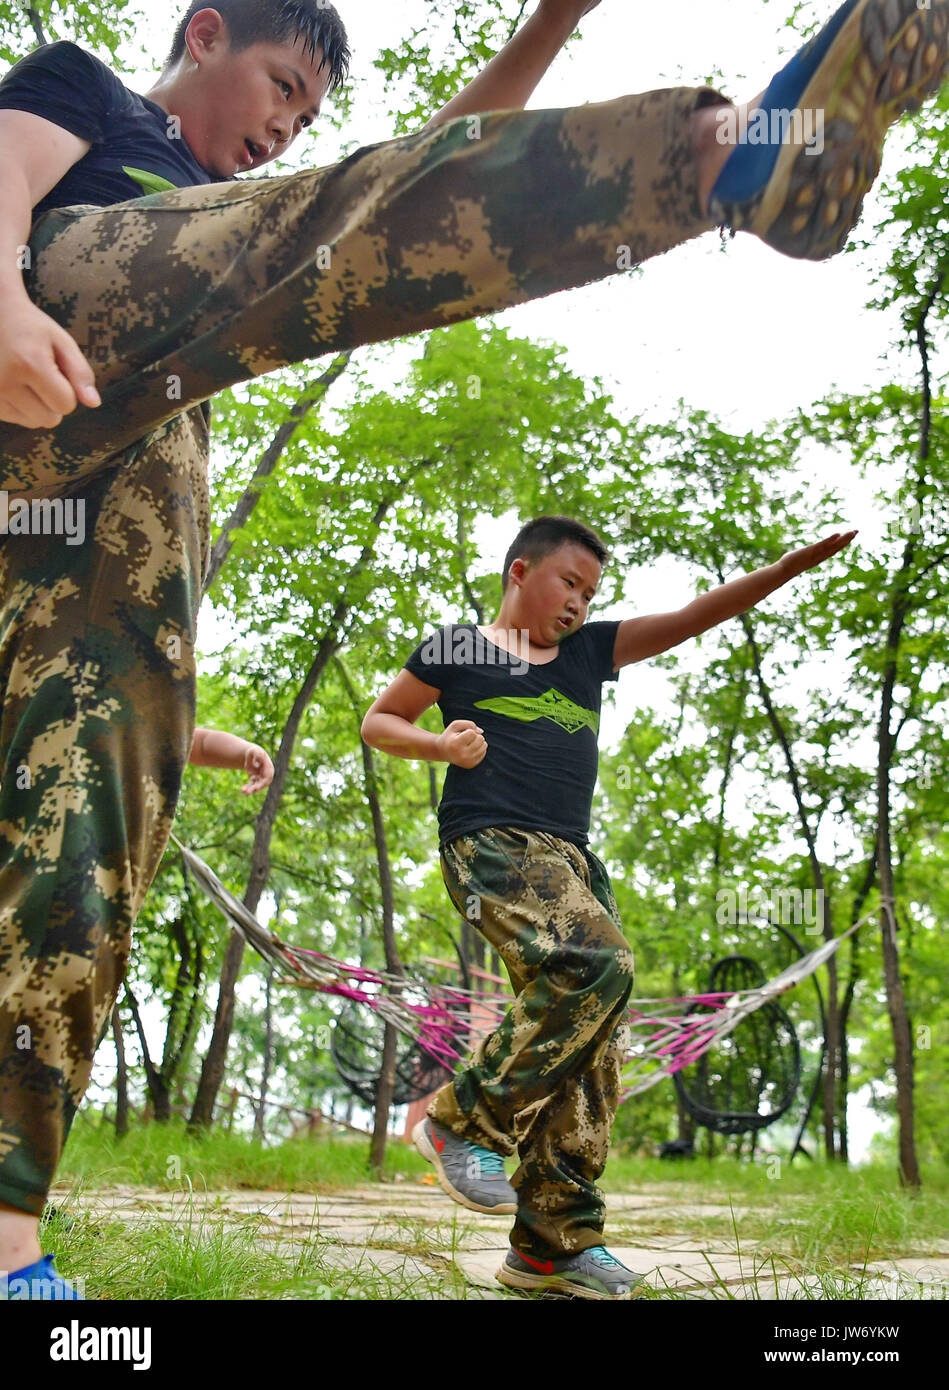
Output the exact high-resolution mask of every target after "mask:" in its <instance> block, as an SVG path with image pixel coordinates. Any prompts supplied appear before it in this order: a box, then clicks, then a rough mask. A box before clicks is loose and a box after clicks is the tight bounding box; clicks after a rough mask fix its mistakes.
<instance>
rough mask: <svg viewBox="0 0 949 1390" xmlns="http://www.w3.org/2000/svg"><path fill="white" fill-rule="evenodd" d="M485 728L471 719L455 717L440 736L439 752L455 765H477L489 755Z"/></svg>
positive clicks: (440, 755)
mask: <svg viewBox="0 0 949 1390" xmlns="http://www.w3.org/2000/svg"><path fill="white" fill-rule="evenodd" d="M487 751H488V744H487V740H486V739H485V736H484V730H483V729H481V728H480V727H479V726H478V725H477V724H473V723H472V722H471V720H470V719H455V720H453V721H452V723H451V724H449V725H448V728H447V729H446V730H445V732H444V733H442V734H439V736H438V754H439V757H440V758H442V759H444V761H445V762H447V763H454V764H455V767H469V768H470V767H477V766H478V764H479V763H480V762H481V761H482V760H483V759H484V757H485V756H486V755H487Z"/></svg>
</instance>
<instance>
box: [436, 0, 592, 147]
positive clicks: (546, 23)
mask: <svg viewBox="0 0 949 1390" xmlns="http://www.w3.org/2000/svg"><path fill="white" fill-rule="evenodd" d="M599 3H600V0H540V4H539V5H538V7H537V9H536V10H535V11H534V13H533V14H532V15H531V17H530V19H528V21H527V23H526V24H524V25H523V27H522V28H521V29H519V30H518V32H517V33H516V34H515V35H514V37H513V38H512V39H511V40H510V42H509V43H507V44H505V46H504V48H502V50H501V52H500V53H498V54H497V56H496V57H494V58H492V59H491V61H490V63H488V64H487V66H486V67H485V68H484V70H483V71H482V72H479V73H478V76H477V77H476V78H474V79H473V81H471V82H469V83H468V85H467V87H465V88H464V90H463V91H461V92H459V93H458V95H457V96H456V97H453V98H452V100H451V101H450V102H448V104H447V106H443V107H442V109H441V110H440V111H437V112H436V113H435V115H434V116H433V117H432V119H431V120H430V121H429V122H428V124H427V125H425V126H423V127H422V129H423V130H433V129H434V128H435V127H436V126H440V125H444V124H445V122H446V121H451V120H454V118H455V117H456V116H471V115H475V114H477V113H478V112H482V111H514V110H522V109H523V108H524V107H525V106H526V105H527V103H528V101H529V100H530V98H531V96H532V95H533V93H534V90H535V88H536V87H537V85H538V83H539V82H540V80H541V78H542V77H543V76H544V74H545V73H546V72H547V70H548V68H549V67H550V65H551V63H552V62H553V61H554V59H555V58H556V56H557V54H558V53H559V52H560V50H561V49H562V48H563V46H564V44H565V43H566V42H567V39H569V37H570V35H571V34H572V33H573V31H574V29H576V27H577V24H578V23H579V22H580V19H581V18H582V17H583V15H585V14H586V13H587V12H588V11H589V10H592V9H595V8H596V6H597V5H598V4H599Z"/></svg>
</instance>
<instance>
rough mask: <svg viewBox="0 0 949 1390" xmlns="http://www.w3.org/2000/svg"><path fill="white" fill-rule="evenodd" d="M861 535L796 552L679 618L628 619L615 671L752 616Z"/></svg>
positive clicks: (724, 587)
mask: <svg viewBox="0 0 949 1390" xmlns="http://www.w3.org/2000/svg"><path fill="white" fill-rule="evenodd" d="M856 534H857V533H856V531H847V532H845V533H841V532H839V531H838V532H835V534H834V535H832V536H829V537H828V538H827V540H824V541H818V542H817V544H816V545H806V546H804V547H803V549H801V550H791V551H789V552H788V553H787V555H783V556H782V557H781V559H780V560H778V562H777V564H774V565H766V566H765V567H764V569H760V570H754V571H753V572H752V573H751V574H745V575H742V577H741V579H733V580H732V581H731V582H730V583H728V584H720V585H719V587H718V588H717V589H711V590H709V592H708V593H707V594H700V595H699V597H698V598H696V599H693V600H692V602H691V603H689V604H687V605H686V606H685V608H680V609H678V610H677V611H676V612H674V613H650V614H649V615H648V616H645V617H642V618H628V619H627V620H626V622H624V623H620V626H619V631H618V632H617V634H616V645H615V646H614V648H613V666H614V667H615V668H616V669H617V670H619V668H620V667H621V666H629V665H631V664H632V663H633V662H634V661H644V660H645V659H646V657H649V656H658V655H659V653H660V652H667V651H668V650H669V649H670V647H677V646H678V645H679V643H680V642H685V641H686V640H687V639H688V638H689V637H698V635H699V633H701V632H708V630H709V628H713V627H718V625H719V623H724V622H726V621H727V619H729V618H735V617H737V616H738V614H739V613H747V612H748V610H749V608H754V606H755V604H756V603H760V602H761V600H762V599H763V598H766V597H767V596H768V594H772V593H774V591H775V589H780V588H781V586H782V585H783V584H787V583H788V582H789V581H790V580H792V579H795V578H796V577H797V576H798V575H799V574H803V573H804V571H805V570H810V569H815V568H816V567H817V566H818V565H822V564H823V563H824V561H825V560H828V559H829V558H830V557H831V555H836V554H837V552H838V551H839V550H843V549H845V547H846V546H848V545H849V544H850V542H851V541H852V540H853V538H854V536H855V535H856Z"/></svg>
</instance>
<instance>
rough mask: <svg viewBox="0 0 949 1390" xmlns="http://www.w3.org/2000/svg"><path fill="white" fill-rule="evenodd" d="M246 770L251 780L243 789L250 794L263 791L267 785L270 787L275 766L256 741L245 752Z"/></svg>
mask: <svg viewBox="0 0 949 1390" xmlns="http://www.w3.org/2000/svg"><path fill="white" fill-rule="evenodd" d="M244 771H245V772H246V773H247V776H248V777H249V778H250V781H249V782H245V784H244V785H243V786H242V787H241V791H242V792H245V793H246V794H247V795H248V796H250V795H251V793H253V792H262V791H263V790H264V788H265V787H269V786H270V784H271V782H272V781H273V773H274V766H273V763H272V762H271V761H270V758H269V756H268V755H267V754H266V753H265V752H264V750H263V749H262V748H260V747H259V746H258V745H257V744H256V743H252V744H251V745H250V746H249V747H248V749H247V752H246V753H245V754H244Z"/></svg>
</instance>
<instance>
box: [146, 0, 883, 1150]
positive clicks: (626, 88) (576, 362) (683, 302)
mask: <svg viewBox="0 0 949 1390" xmlns="http://www.w3.org/2000/svg"><path fill="white" fill-rule="evenodd" d="M140 7H141V8H142V9H143V10H144V11H145V13H146V14H147V24H146V25H145V26H144V27H143V29H142V30H141V32H140V35H139V38H140V39H141V42H142V44H143V46H144V47H145V49H146V50H147V51H149V52H153V53H154V54H155V55H156V58H157V57H158V56H159V55H164V53H165V51H166V50H167V48H168V45H169V39H170V35H171V32H172V28H173V25H174V23H175V22H176V19H177V16H178V15H179V14H180V13H182V12H183V10H184V6H183V5H172V6H169V5H168V4H167V0H145V2H144V3H143V4H142V5H141V6H140ZM338 8H339V9H340V12H341V14H342V15H343V18H344V20H345V22H346V24H347V27H348V29H349V31H350V37H351V40H352V44H353V49H354V65H353V67H354V74H355V75H356V77H357V78H358V79H360V80H362V79H368V80H367V81H366V82H365V85H364V86H363V87H362V89H361V92H360V97H359V100H358V102H357V105H356V109H355V111H354V115H353V118H352V122H351V124H350V125H349V127H348V128H347V130H346V132H345V135H344V138H345V139H346V140H347V141H348V142H350V144H351V142H352V141H353V140H355V141H356V142H358V143H359V144H364V143H371V142H374V141H377V140H380V139H385V138H387V137H388V136H389V135H391V133H392V132H391V129H390V125H389V121H388V118H387V117H386V116H385V114H384V112H383V110H382V108H381V105H380V97H381V95H382V94H381V92H380V87H379V81H378V79H377V77H376V76H375V74H374V73H372V72H371V70H370V63H371V60H372V58H373V57H374V56H375V54H376V53H377V52H378V51H379V49H380V48H382V47H384V46H391V45H393V44H394V43H396V42H397V41H398V40H399V38H400V37H401V36H402V35H404V33H405V32H406V31H407V30H408V29H409V28H411V27H412V26H413V25H414V24H416V23H418V22H419V21H420V19H421V16H422V14H423V12H424V9H423V6H422V5H421V3H420V0H399V3H397V4H393V3H392V0H338ZM790 9H791V3H790V0H775V2H774V3H771V4H763V3H762V2H761V0H729V3H728V5H727V7H725V6H721V5H713V4H710V3H709V0H678V3H677V4H676V5H675V6H674V7H670V6H648V5H646V4H645V3H629V2H628V0H603V2H602V4H601V6H600V8H599V9H598V10H596V11H595V12H594V13H593V14H591V15H589V16H588V17H587V18H586V19H585V20H584V21H583V25H582V32H583V35H584V38H583V41H582V42H580V43H578V44H576V46H575V47H574V48H573V49H572V50H571V51H570V52H569V53H565V54H563V55H561V57H560V58H559V60H558V61H557V63H556V64H555V66H554V68H553V69H552V71H551V72H550V73H549V74H548V76H547V78H546V79H545V80H544V82H543V83H542V85H541V87H540V88H539V90H538V92H537V94H536V95H535V98H534V100H533V101H532V102H531V105H532V106H534V107H547V106H565V105H572V104H582V103H584V102H586V101H593V100H595V101H605V100H609V99H611V98H612V97H616V96H620V95H622V94H623V93H625V92H637V91H644V90H648V89H650V88H654V87H662V86H670V85H676V84H677V83H679V82H684V83H687V84H689V85H691V84H693V83H699V82H702V81H704V80H706V79H707V78H708V77H709V75H710V74H712V73H713V72H716V71H717V72H719V73H720V74H721V78H720V81H719V83H718V85H720V86H721V88H722V90H723V91H725V93H726V94H727V95H728V96H730V97H735V98H738V99H743V98H745V97H747V96H751V95H753V94H754V93H755V92H757V91H760V90H761V88H763V87H764V86H765V85H766V83H767V81H768V79H769V78H770V76H771V75H772V73H773V72H774V71H775V70H776V68H777V67H778V66H780V65H781V63H780V62H778V61H777V58H778V57H779V55H780V54H782V53H783V54H788V53H789V52H790V51H791V50H792V49H793V47H796V46H797V44H796V41H795V39H794V36H793V34H791V33H790V31H788V30H785V29H782V21H783V20H784V18H785V17H786V15H787V13H788V12H789V11H790ZM832 9H833V3H832V0H826V3H824V0H821V3H820V4H819V5H818V7H817V10H818V13H820V14H821V15H823V14H828V15H829V14H830V13H831V12H832ZM157 66H160V64H157ZM151 80H153V78H152V76H151V75H150V74H149V73H148V72H147V70H139V71H138V72H137V73H136V74H135V76H133V77H127V78H126V81H127V82H128V85H130V86H132V87H134V88H136V89H137V90H139V91H145V90H147V88H148V86H149V85H151ZM341 148H342V146H341V141H340V137H338V136H337V134H336V132H335V131H333V130H332V129H330V128H326V127H324V129H323V130H322V131H320V130H319V123H318V125H317V135H316V136H315V137H314V138H312V140H311V139H310V138H309V137H308V138H307V141H306V143H305V145H302V146H301V155H300V162H301V163H311V164H314V165H318V164H327V163H330V162H333V160H334V159H336V158H337V157H338V156H339V153H340V150H341ZM902 158H903V153H902V139H901V137H900V136H899V135H897V136H896V137H895V138H894V139H892V140H891V142H890V144H889V145H888V151H887V158H886V162H885V165H884V173H886V172H887V171H889V172H892V171H893V170H894V169H895V168H897V167H898V166H899V163H900V161H901V159H902ZM874 210H875V200H874V197H873V195H871V197H870V199H869V200H868V204H867V209H866V213H865V218H866V219H867V221H869V220H872V219H873V217H874ZM882 261H883V248H880V250H879V253H878V254H874V255H873V256H872V257H870V258H869V259H868V258H865V257H861V256H858V255H846V256H843V257H838V258H836V259H834V260H833V261H831V262H829V263H826V264H821V265H813V264H808V263H798V262H794V261H791V260H788V259H786V258H784V257H781V256H779V255H777V254H775V253H774V252H772V251H770V250H768V249H767V248H766V247H764V246H763V245H762V244H761V243H759V242H757V241H756V240H755V239H754V238H752V237H750V236H739V237H738V238H737V239H736V240H735V241H734V242H732V243H730V244H729V245H728V246H727V247H726V248H724V249H723V248H722V247H721V246H720V244H719V241H718V238H717V236H716V235H715V234H709V235H707V236H705V237H703V238H701V239H700V240H699V241H698V242H693V243H691V244H690V245H689V246H687V247H684V248H680V249H679V250H677V251H675V252H673V253H671V254H670V255H668V256H665V257H663V258H661V259H660V260H658V261H653V262H651V263H650V264H649V265H647V266H646V268H645V272H644V273H643V274H642V275H641V276H637V277H635V278H633V277H613V278H612V279H611V280H609V281H607V282H604V283H602V284H600V285H597V286H594V287H591V288H588V289H584V290H579V291H573V292H570V293H569V295H565V294H560V295H555V296H553V297H552V298H550V299H547V300H544V301H541V302H539V303H536V304H531V305H526V306H522V307H520V308H518V309H516V310H513V311H509V312H508V313H505V314H503V315H501V316H499V321H500V322H502V323H504V324H505V325H507V326H508V327H509V328H510V329H511V330H512V331H513V332H516V333H517V334H519V335H523V336H526V337H533V338H546V339H550V340H554V341H557V342H559V343H563V344H564V345H565V346H566V347H567V348H568V354H569V355H568V362H569V366H570V367H571V368H572V369H573V370H575V371H576V372H578V373H581V374H584V375H599V376H602V377H603V378H604V379H605V381H606V384H607V386H608V389H610V390H611V391H612V393H613V395H614V398H615V401H616V404H617V407H618V409H619V410H620V412H628V413H630V414H634V413H635V414H642V413H645V414H647V415H649V416H650V417H651V418H656V419H661V418H663V417H664V416H665V415H667V414H668V412H669V411H670V410H672V409H674V407H675V405H676V403H677V401H678V400H679V399H680V398H682V399H684V400H685V401H686V402H687V403H688V404H689V405H691V406H693V407H697V408H704V409H708V410H710V411H712V412H714V413H715V414H716V415H717V416H718V417H719V418H721V419H722V420H723V421H724V423H725V424H726V425H727V426H728V427H730V428H732V429H734V430H746V429H764V428H765V427H766V426H767V423H768V421H769V420H772V419H774V418H778V417H781V416H783V415H785V414H788V413H790V412H791V411H793V410H794V409H795V408H796V407H798V406H807V405H809V404H810V403H811V402H812V401H814V400H816V399H817V398H819V397H820V396H822V395H823V394H825V393H826V392H827V391H829V390H830V389H832V388H834V387H836V388H839V389H841V390H845V391H848V392H858V393H859V392H861V391H865V390H868V389H871V388H873V387H874V386H876V385H879V384H880V383H882V382H884V381H887V380H892V379H893V377H894V375H896V374H897V373H899V374H901V375H902V374H903V373H905V371H906V369H907V364H906V360H905V359H904V360H903V361H902V362H901V363H900V364H899V365H897V362H896V360H895V354H894V353H893V350H892V347H891V345H892V343H893V342H894V340H895V337H896V321H895V319H894V318H893V317H892V316H887V315H883V314H880V313H878V312H875V313H870V312H868V311H867V310H865V308H864V304H865V301H866V300H867V299H868V298H869V297H870V294H871V290H870V285H869V280H870V276H871V273H872V270H873V267H874V264H882ZM818 467H819V468H820V469H822V470H824V471H825V475H826V476H827V480H828V481H832V479H830V478H829V475H827V470H829V469H830V468H831V467H832V463H831V461H830V460H829V459H828V458H826V457H824V458H822V459H821V460H819V462H818ZM591 520H592V521H593V522H594V524H595V519H594V518H591ZM839 520H840V521H845V520H846V521H851V520H852V521H853V524H855V525H860V526H861V527H862V528H863V529H864V532H865V534H866V535H867V538H868V539H870V538H872V534H873V531H874V529H875V519H874V517H873V515H872V512H871V511H870V510H869V509H868V507H867V503H866V500H865V498H863V497H860V496H856V495H855V496H854V497H853V499H852V512H851V513H850V515H848V517H846V518H844V517H841V518H840V519H839ZM837 527H838V519H837V518H834V519H833V521H832V524H831V526H830V529H831V530H833V529H837ZM815 528H816V529H815V538H816V536H817V535H818V534H820V532H821V531H822V530H823V529H824V523H823V519H822V518H815ZM495 537H496V540H495V539H494V538H495ZM506 538H507V531H506V528H501V527H498V526H497V525H495V526H493V527H492V528H491V529H490V533H489V532H488V530H485V531H484V532H483V533H482V537H481V539H482V540H483V542H484V544H485V549H486V551H496V552H497V553H493V554H489V555H488V556H487V558H488V559H490V560H491V561H492V562H493V563H495V564H499V562H500V559H501V555H502V553H503V549H504V547H505V545H506ZM649 580H650V583H649V588H650V590H651V592H654V593H655V592H661V593H662V595H663V606H674V605H675V604H677V603H684V602H687V601H688V600H689V598H691V597H692V595H693V589H692V586H691V584H690V582H689V580H688V575H687V573H685V572H683V571H682V569H681V567H677V566H676V565H675V564H674V563H670V564H669V565H668V567H664V568H663V569H662V571H661V572H660V573H658V574H657V573H655V572H653V573H652V574H651V575H650V576H649ZM611 616H613V615H611ZM616 616H620V615H616ZM202 624H203V626H202V645H203V646H204V647H205V650H208V651H211V650H213V649H215V648H217V647H220V646H223V645H224V644H225V642H226V641H227V640H229V638H228V635H227V634H226V633H225V632H223V631H222V630H221V626H220V619H219V618H218V617H217V616H216V615H211V614H209V613H208V614H205V613H203V614H202ZM693 655H694V654H693ZM699 659H700V658H699ZM622 691H625V693H626V695H627V696H628V697H629V700H627V699H625V698H622V695H621V704H622V706H623V709H622V711H620V710H617V711H616V713H615V715H613V714H611V715H609V716H608V718H607V719H606V720H605V721H604V736H605V738H604V741H605V743H607V744H609V743H610V742H611V741H612V740H613V739H614V738H615V737H616V736H617V735H618V734H619V733H620V732H621V730H622V728H623V726H624V724H625V722H626V720H627V719H628V718H629V714H630V708H629V704H630V703H639V702H640V701H642V702H643V703H650V704H653V705H655V706H657V707H661V706H662V704H663V701H664V697H665V695H666V693H667V691H668V684H667V681H666V678H665V676H664V675H663V674H662V673H660V672H658V671H656V670H654V669H650V668H648V666H646V667H639V668H637V670H636V673H635V681H633V678H632V676H631V675H630V673H627V674H626V678H625V683H624V685H622V686H621V692H622ZM633 691H635V698H633ZM856 1118H857V1116H856V1115H855V1119H856ZM860 1120H861V1125H860V1128H861V1129H862V1128H863V1126H864V1124H869V1125H870V1126H871V1127H872V1126H874V1125H876V1126H878V1123H879V1122H878V1121H875V1120H871V1119H870V1118H869V1117H867V1116H865V1115H864V1116H861V1117H860ZM864 1138H865V1135H862V1134H855V1135H854V1139H855V1140H856V1144H857V1147H858V1148H860V1147H862V1144H861V1140H862V1139H864Z"/></svg>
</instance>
